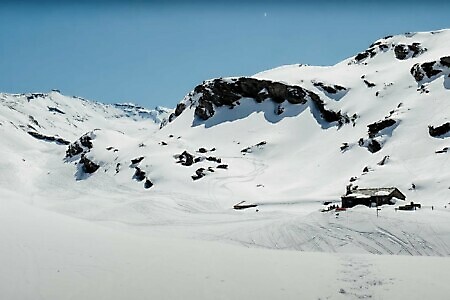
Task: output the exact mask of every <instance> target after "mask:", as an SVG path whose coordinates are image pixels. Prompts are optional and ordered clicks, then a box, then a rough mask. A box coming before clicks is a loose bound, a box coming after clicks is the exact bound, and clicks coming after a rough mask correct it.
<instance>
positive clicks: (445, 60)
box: [439, 56, 450, 68]
mask: <svg viewBox="0 0 450 300" xmlns="http://www.w3.org/2000/svg"><path fill="white" fill-rule="evenodd" d="M439 62H440V63H441V65H443V66H444V67H447V68H450V56H444V57H441V58H440V59H439Z"/></svg>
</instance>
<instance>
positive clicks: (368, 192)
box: [345, 187, 406, 199]
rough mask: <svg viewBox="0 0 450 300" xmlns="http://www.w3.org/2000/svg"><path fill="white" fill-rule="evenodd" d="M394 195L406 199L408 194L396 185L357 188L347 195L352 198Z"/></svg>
mask: <svg viewBox="0 0 450 300" xmlns="http://www.w3.org/2000/svg"><path fill="white" fill-rule="evenodd" d="M389 195H392V196H394V197H396V198H399V199H405V198H406V196H405V195H403V193H402V192H400V191H399V190H398V189H397V188H396V187H388V188H356V189H353V190H351V191H350V193H349V194H347V195H345V197H352V198H370V197H373V196H389Z"/></svg>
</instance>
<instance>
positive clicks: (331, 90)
mask: <svg viewBox="0 0 450 300" xmlns="http://www.w3.org/2000/svg"><path fill="white" fill-rule="evenodd" d="M313 85H314V86H315V87H317V88H319V89H320V90H322V91H324V92H327V93H328V94H336V93H338V92H344V91H347V88H345V87H343V86H340V85H337V84H333V85H327V84H325V83H323V82H320V81H314V82H313Z"/></svg>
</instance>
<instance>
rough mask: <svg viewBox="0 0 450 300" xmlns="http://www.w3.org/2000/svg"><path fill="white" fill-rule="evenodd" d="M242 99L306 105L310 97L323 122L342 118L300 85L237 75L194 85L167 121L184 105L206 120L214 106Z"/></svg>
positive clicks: (338, 87) (231, 103) (278, 111)
mask: <svg viewBox="0 0 450 300" xmlns="http://www.w3.org/2000/svg"><path fill="white" fill-rule="evenodd" d="M324 86H325V85H324ZM325 88H326V89H328V90H330V91H336V92H337V91H338V90H342V89H345V88H343V87H341V86H338V85H334V86H332V87H325ZM244 98H250V99H253V100H254V101H256V102H258V103H261V102H262V101H265V100H268V99H270V100H271V101H273V102H275V103H283V102H285V101H287V102H289V103H291V104H306V103H307V102H308V100H310V101H311V102H312V103H313V106H315V107H316V108H317V109H318V110H319V111H320V113H321V115H322V117H323V119H324V120H325V121H327V122H334V121H338V120H344V116H342V115H341V113H340V112H334V111H331V110H328V109H326V108H325V102H324V101H323V100H322V99H320V97H319V96H318V95H317V94H315V93H313V92H312V91H309V90H307V89H304V88H302V87H300V86H294V85H287V84H284V83H281V82H275V81H270V80H262V79H256V78H250V77H240V78H231V79H222V78H218V79H213V80H210V81H206V82H203V83H202V84H200V85H198V86H196V87H195V89H194V91H193V92H191V93H190V94H189V95H188V96H186V98H185V100H184V102H183V103H180V104H179V105H177V109H176V110H175V112H174V113H173V114H172V115H171V117H170V118H169V120H168V121H169V122H171V121H173V120H174V119H175V118H176V116H177V115H179V114H181V113H182V111H183V110H184V109H185V108H186V107H187V105H190V107H191V108H192V107H195V108H194V115H195V117H197V118H199V119H200V120H202V121H206V120H208V119H210V118H211V117H213V116H214V114H215V112H216V108H218V107H223V106H225V107H228V108H230V109H232V108H234V107H235V106H237V105H239V104H240V101H243V100H244ZM283 111H284V110H283V109H282V108H281V109H276V111H275V113H276V114H278V115H281V114H282V113H283ZM343 123H344V121H343ZM164 124H165V123H164Z"/></svg>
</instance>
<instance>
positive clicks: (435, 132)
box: [428, 122, 450, 137]
mask: <svg viewBox="0 0 450 300" xmlns="http://www.w3.org/2000/svg"><path fill="white" fill-rule="evenodd" d="M448 132H450V123H449V122H447V123H444V124H442V125H440V126H437V127H434V126H428V133H429V134H430V135H431V136H432V137H439V136H442V135H444V134H447V133H448Z"/></svg>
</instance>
